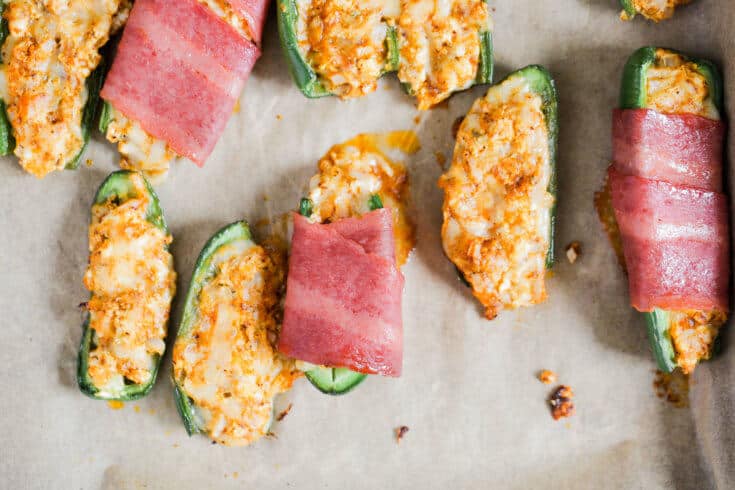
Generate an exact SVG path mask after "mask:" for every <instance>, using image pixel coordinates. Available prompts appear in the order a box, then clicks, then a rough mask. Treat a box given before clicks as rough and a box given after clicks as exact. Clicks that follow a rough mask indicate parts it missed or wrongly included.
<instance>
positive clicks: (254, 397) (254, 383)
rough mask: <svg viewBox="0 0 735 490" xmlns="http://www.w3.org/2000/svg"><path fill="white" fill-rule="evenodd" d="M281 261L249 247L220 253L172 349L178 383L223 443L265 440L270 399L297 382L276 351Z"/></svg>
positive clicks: (242, 244)
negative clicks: (188, 326) (194, 310)
mask: <svg viewBox="0 0 735 490" xmlns="http://www.w3.org/2000/svg"><path fill="white" fill-rule="evenodd" d="M284 261H285V258H284V257H282V256H280V255H278V254H276V253H273V254H269V253H268V252H266V250H265V249H264V248H262V247H259V246H256V245H255V244H254V243H252V242H237V243H235V244H231V245H226V246H224V247H222V248H220V249H219V250H218V251H217V255H216V260H215V262H214V263H213V265H212V268H213V270H214V276H213V277H212V278H211V279H210V280H208V281H207V282H206V283H205V284H204V286H203V288H202V290H201V292H200V293H199V296H198V298H197V303H198V305H197V315H196V318H195V319H194V320H193V323H192V327H191V330H190V331H189V332H187V333H186V334H185V336H184V337H183V338H181V337H180V338H179V339H177V341H176V345H175V346H174V352H173V362H174V376H175V378H176V380H177V383H178V384H179V385H180V386H182V387H183V388H184V391H185V392H186V394H187V395H188V396H189V397H190V398H191V399H192V400H193V404H194V405H195V410H196V415H197V416H198V418H199V419H200V423H201V426H202V427H203V428H205V429H206V431H207V433H208V434H209V436H210V437H211V438H212V439H213V440H215V441H217V442H219V443H221V444H226V445H231V446H237V445H246V444H249V443H251V442H253V441H255V440H257V439H259V438H261V437H263V436H264V435H266V434H267V433H268V430H269V428H270V424H271V419H272V415H273V399H274V397H275V396H276V395H277V394H279V393H282V392H284V391H286V390H288V389H290V388H291V385H292V384H293V382H294V381H295V380H296V379H297V378H298V377H299V376H300V371H298V370H297V369H296V368H295V366H294V361H292V360H290V359H287V358H284V357H282V356H281V355H280V354H279V353H278V352H277V350H276V348H275V342H276V339H277V336H278V330H279V323H278V321H279V316H280V313H279V303H280V291H281V289H282V286H283V280H284V270H285V267H284Z"/></svg>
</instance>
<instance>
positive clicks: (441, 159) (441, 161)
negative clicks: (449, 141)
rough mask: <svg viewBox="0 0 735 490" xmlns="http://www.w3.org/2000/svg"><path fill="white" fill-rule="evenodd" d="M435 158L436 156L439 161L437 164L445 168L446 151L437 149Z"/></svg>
mask: <svg viewBox="0 0 735 490" xmlns="http://www.w3.org/2000/svg"><path fill="white" fill-rule="evenodd" d="M434 158H436V163H437V165H439V168H441V169H443V168H444V164H445V163H447V157H446V156H444V153H442V152H440V151H435V152H434Z"/></svg>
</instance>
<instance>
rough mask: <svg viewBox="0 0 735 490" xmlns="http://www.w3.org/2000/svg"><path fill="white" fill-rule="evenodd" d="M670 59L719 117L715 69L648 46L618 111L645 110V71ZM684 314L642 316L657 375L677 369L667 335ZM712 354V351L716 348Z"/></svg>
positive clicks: (636, 59) (638, 56)
mask: <svg viewBox="0 0 735 490" xmlns="http://www.w3.org/2000/svg"><path fill="white" fill-rule="evenodd" d="M671 55H677V56H679V57H681V59H682V60H683V61H686V62H690V63H693V65H694V66H695V69H696V71H697V72H699V73H700V74H701V75H702V76H703V77H704V79H705V81H706V83H707V89H708V98H707V99H706V100H705V103H706V104H712V105H713V106H714V107H715V109H716V110H717V112H718V113H719V114H721V113H722V109H723V84H722V76H721V75H720V71H719V69H718V68H717V66H715V65H714V64H713V63H712V62H710V61H708V60H703V59H697V58H691V57H688V56H686V55H684V54H682V53H679V52H677V51H673V50H669V49H663V48H657V47H652V46H648V47H644V48H640V49H639V50H637V51H636V52H635V53H633V55H632V56H631V57H630V58H628V61H627V63H626V64H625V68H624V70H623V80H622V84H621V89H620V108H621V109H645V108H648V107H649V104H648V101H647V98H648V96H647V82H648V70H649V69H651V68H652V67H655V66H656V64H657V62H658V61H659V60H660V59H661V57H662V56H671ZM684 314H685V313H684V312H672V311H664V310H660V309H655V310H654V311H652V312H644V313H643V316H644V317H645V320H646V326H647V330H648V338H649V340H650V343H651V349H652V350H653V355H654V357H655V359H656V363H657V364H658V367H659V369H660V370H661V371H664V372H667V373H669V372H671V371H673V370H674V369H676V368H677V367H678V365H679V364H678V362H677V355H676V350H675V348H674V345H673V342H672V339H671V336H670V334H669V332H670V329H671V327H672V326H673V325H674V322H675V321H681V317H682V315H684ZM713 350H716V345H715V349H713Z"/></svg>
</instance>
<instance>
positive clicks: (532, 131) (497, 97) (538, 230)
mask: <svg viewBox="0 0 735 490" xmlns="http://www.w3.org/2000/svg"><path fill="white" fill-rule="evenodd" d="M557 132H558V123H557V96H556V89H555V86H554V81H553V80H552V79H551V76H550V75H549V73H548V72H547V71H546V70H545V69H544V68H543V67H541V66H528V67H526V68H523V69H522V70H519V71H516V72H514V73H511V74H510V75H509V76H508V77H507V78H506V79H505V80H503V81H502V82H500V83H499V84H497V85H494V86H493V87H491V88H490V89H489V90H488V92H487V94H486V95H485V96H484V97H482V98H480V99H478V100H477V101H475V103H474V105H473V106H472V108H471V109H470V111H469V113H468V114H467V116H466V117H465V118H464V120H463V121H462V124H461V125H460V127H459V131H458V133H457V142H456V145H455V148H454V157H453V160H452V163H451V166H450V167H449V169H448V170H447V172H446V173H444V175H442V177H441V178H440V179H439V187H441V188H442V189H443V190H444V206H443V213H444V223H443V226H442V243H443V246H444V251H445V253H446V255H447V257H449V259H450V260H451V261H452V262H453V263H454V265H455V266H456V267H457V269H458V271H459V273H460V276H461V278H463V279H464V280H465V282H466V283H467V284H468V285H469V286H470V287H471V288H472V292H473V294H474V295H475V296H476V297H477V299H478V300H479V301H480V302H481V303H482V305H483V306H484V307H485V316H486V317H487V318H488V319H493V318H495V316H496V315H497V314H498V312H499V311H500V310H502V309H514V308H517V307H520V306H530V305H533V304H536V303H541V302H543V301H545V300H546V296H547V293H546V285H545V277H546V270H547V269H548V268H551V266H552V265H553V262H554V240H553V238H554V212H555V193H556V177H555V162H556V145H557Z"/></svg>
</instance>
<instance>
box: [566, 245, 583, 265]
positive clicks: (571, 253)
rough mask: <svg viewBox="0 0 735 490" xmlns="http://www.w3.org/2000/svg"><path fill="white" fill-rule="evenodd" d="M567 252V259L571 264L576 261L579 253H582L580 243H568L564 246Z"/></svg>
mask: <svg viewBox="0 0 735 490" xmlns="http://www.w3.org/2000/svg"><path fill="white" fill-rule="evenodd" d="M566 253H567V260H568V261H569V263H570V264H573V263H575V262H576V261H577V259H578V258H579V256H580V255H582V244H581V243H579V242H578V241H576V240H575V241H573V242H572V243H570V244H569V245H567V248H566Z"/></svg>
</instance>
